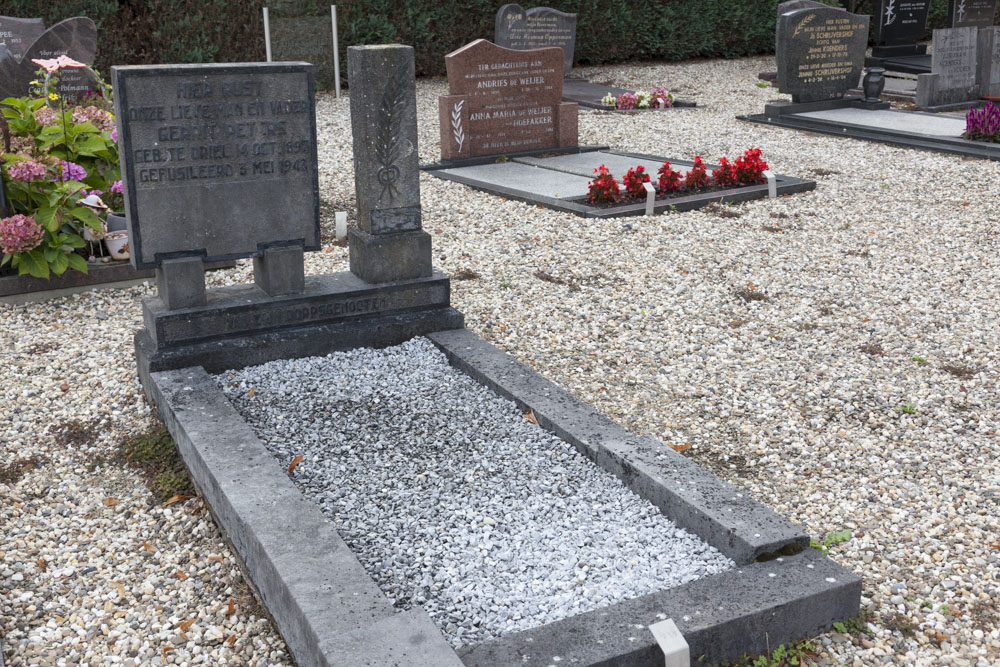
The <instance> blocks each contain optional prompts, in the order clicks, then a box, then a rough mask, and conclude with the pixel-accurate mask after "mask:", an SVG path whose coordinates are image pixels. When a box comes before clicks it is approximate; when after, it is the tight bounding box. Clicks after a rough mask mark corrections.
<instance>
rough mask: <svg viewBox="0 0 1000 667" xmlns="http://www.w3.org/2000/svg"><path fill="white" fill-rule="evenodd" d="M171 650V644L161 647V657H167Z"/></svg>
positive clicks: (172, 648)
mask: <svg viewBox="0 0 1000 667" xmlns="http://www.w3.org/2000/svg"><path fill="white" fill-rule="evenodd" d="M173 650H174V647H173V646H164V647H163V659H164V660H166V659H167V654H168V653H170V652H171V651H173Z"/></svg>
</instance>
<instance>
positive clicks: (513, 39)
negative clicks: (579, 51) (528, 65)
mask: <svg viewBox="0 0 1000 667" xmlns="http://www.w3.org/2000/svg"><path fill="white" fill-rule="evenodd" d="M493 41H494V43H496V44H497V45H499V46H502V47H504V48H508V49H517V50H526V49H542V48H547V47H550V46H558V47H559V48H561V49H562V50H563V57H564V59H565V71H566V72H569V71H570V70H571V69H573V51H574V49H575V48H576V14H567V13H565V12H561V11H559V10H558V9H552V8H551V7H532V8H531V9H527V10H526V9H524V8H523V7H522V6H521V5H518V4H510V5H504V6H503V7H501V8H500V11H498V12H497V20H496V27H495V28H494V31H493Z"/></svg>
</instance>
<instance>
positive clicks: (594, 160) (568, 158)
mask: <svg viewBox="0 0 1000 667" xmlns="http://www.w3.org/2000/svg"><path fill="white" fill-rule="evenodd" d="M512 161H513V162H518V163H521V164H530V165H535V166H539V167H544V168H545V169H551V170H553V171H560V172H564V173H567V174H575V175H577V176H586V177H587V178H588V179H592V178H594V172H595V171H596V170H597V168H598V167H600V166H601V165H604V166H606V167H607V168H608V170H609V171H610V172H611V173H612V174H613V175H614V177H615V178H616V179H618V181H619V182H621V180H622V178H623V177H624V176H625V174H626V173H628V170H629V169H631V168H632V167H637V166H640V165H641V166H643V167H645V169H646V173H647V174H649V177H650V179H651V180H653V181H656V179H657V175H656V173H657V171H659V169H660V167H661V166H662V165H663V160H652V159H648V158H639V157H631V156H629V155H622V154H620V153H611V152H608V151H599V152H596V153H577V154H570V155H560V156H558V157H548V158H540V157H523V158H514V160H512ZM709 162H711V160H709ZM671 164H673V163H671ZM679 164H681V163H679ZM682 164H685V165H689V164H691V163H689V162H685V163H682Z"/></svg>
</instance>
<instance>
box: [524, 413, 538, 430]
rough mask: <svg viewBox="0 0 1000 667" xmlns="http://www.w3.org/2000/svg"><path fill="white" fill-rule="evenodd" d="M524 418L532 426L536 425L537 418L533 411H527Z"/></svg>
mask: <svg viewBox="0 0 1000 667" xmlns="http://www.w3.org/2000/svg"><path fill="white" fill-rule="evenodd" d="M524 418H525V419H527V420H528V421H529V422H531V423H532V424H535V425H536V426H537V425H538V417H536V416H535V411H534V410H528V411H527V412H525V413H524Z"/></svg>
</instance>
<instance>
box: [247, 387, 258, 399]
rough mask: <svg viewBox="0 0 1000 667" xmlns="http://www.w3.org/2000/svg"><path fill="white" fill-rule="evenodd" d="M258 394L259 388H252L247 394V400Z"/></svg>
mask: <svg viewBox="0 0 1000 667" xmlns="http://www.w3.org/2000/svg"><path fill="white" fill-rule="evenodd" d="M256 393H257V387H250V391H249V392H248V393H247V398H253V395H254V394H256Z"/></svg>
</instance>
